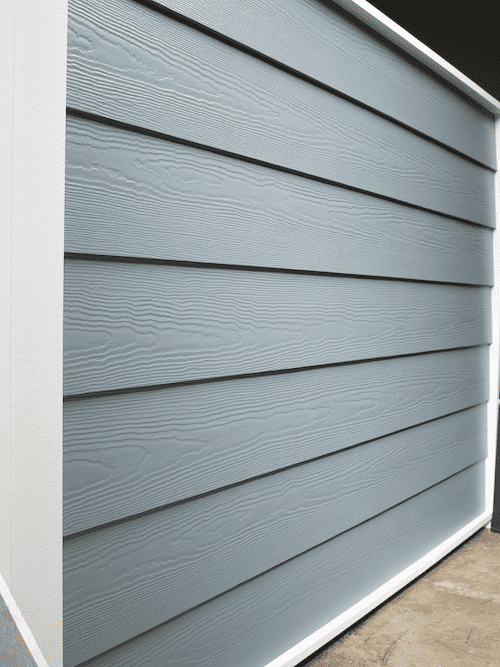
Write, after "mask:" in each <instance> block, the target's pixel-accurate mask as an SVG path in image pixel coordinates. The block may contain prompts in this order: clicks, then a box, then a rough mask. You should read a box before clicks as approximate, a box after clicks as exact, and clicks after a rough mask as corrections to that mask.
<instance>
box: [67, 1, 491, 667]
mask: <svg viewBox="0 0 500 667" xmlns="http://www.w3.org/2000/svg"><path fill="white" fill-rule="evenodd" d="M170 10H173V12H172V11H170ZM177 11H179V12H184V14H185V16H186V17H187V19H188V20H187V21H184V20H182V21H181V20H179V18H180V17H179V16H178V15H176V14H175V12H177ZM191 19H192V20H194V21H196V22H198V23H201V24H203V25H205V26H207V28H209V29H210V30H212V31H216V32H217V33H220V34H221V35H225V37H227V38H229V41H228V40H225V39H223V38H219V37H218V36H217V34H215V33H214V32H210V30H208V31H207V30H205V29H204V28H203V25H198V24H196V23H194V24H193V23H192V22H191V23H190V20H191ZM332 35H334V36H335V38H334V39H333V38H332ZM231 40H235V41H231ZM348 98H349V99H348ZM67 103H68V107H69V111H68V119H67V151H66V155H67V162H66V203H65V206H66V212H65V250H66V252H67V253H69V254H68V255H67V258H66V270H65V301H64V347H65V349H64V394H65V403H64V475H63V481H64V536H65V540H64V550H63V558H64V610H65V616H64V656H65V666H67V667H76V666H77V665H80V664H81V663H83V662H85V664H86V665H94V666H95V667H112V666H113V667H137V666H142V665H147V666H148V667H165V665H168V666H169V667H188V666H189V667H202V666H203V667H205V666H209V667H265V665H266V664H267V663H268V662H270V661H271V660H273V659H274V658H276V657H278V656H279V655H281V654H282V653H283V652H285V651H287V650H288V649H290V648H291V647H292V646H293V645H294V644H296V643H298V642H299V641H301V640H302V639H304V638H305V637H307V636H308V635H309V634H311V633H312V632H314V631H315V630H318V629H319V628H320V627H321V626H322V625H324V624H325V623H327V622H328V621H330V620H332V619H333V618H334V617H335V616H337V615H338V614H340V613H342V612H343V611H345V610H346V609H348V608H349V607H350V606H351V605H353V604H355V603H356V602H358V601H359V600H360V599H361V598H363V597H364V596H366V595H368V594H369V593H371V592H372V591H373V590H374V589H375V588H377V587H378V586H380V585H381V584H383V583H384V582H385V581H387V580H388V579H389V578H391V577H392V576H394V575H396V574H397V573H398V572H400V571H401V570H402V569H404V568H405V567H407V566H409V565H410V564H411V563H413V562H414V561H416V560H417V559H418V558H420V557H421V556H423V555H424V554H425V553H427V552H428V551H429V550H430V549H432V548H433V547H435V546H437V545H438V544H440V543H441V542H443V541H444V540H445V539H446V538H447V537H449V536H451V535H452V534H453V533H454V532H456V531H457V530H459V529H460V528H461V527H463V526H464V525H465V524H466V523H468V522H469V521H471V520H472V519H474V518H475V517H477V516H478V514H480V513H481V512H482V510H483V509H484V458H485V457H486V401H487V400H488V344H489V343H490V342H491V313H490V286H491V285H492V283H493V262H492V228H494V225H495V223H494V197H493V177H494V171H493V170H494V168H495V166H496V163H495V158H494V142H493V119H492V117H491V116H490V115H489V114H487V113H486V112H484V111H481V110H480V109H478V108H477V107H476V106H474V105H473V104H472V103H471V102H469V101H467V99H466V98H465V97H464V96H460V95H459V94H458V93H456V92H455V91H454V90H453V89H452V88H451V87H450V86H448V85H447V84H444V83H442V82H440V81H439V80H438V79H437V78H436V77H435V76H434V75H432V74H430V73H428V72H426V71H425V70H424V69H423V68H422V67H421V66H419V65H416V64H415V63H414V62H413V61H412V60H411V59H410V58H408V57H406V56H404V57H403V56H402V55H401V54H400V53H399V52H398V51H397V49H395V48H394V47H390V46H389V45H388V44H386V43H385V42H384V40H383V39H382V38H380V37H377V36H376V35H374V34H373V33H372V32H371V31H370V30H368V29H365V28H363V27H362V26H360V25H359V24H357V22H356V21H355V20H353V19H351V18H349V17H348V16H347V15H346V14H345V12H342V11H340V10H339V9H338V8H335V7H334V6H333V5H332V6H330V5H329V4H328V3H326V2H320V1H319V0H290V3H289V4H288V3H286V2H285V0H272V1H271V2H263V0H257V2H256V3H253V4H251V3H249V2H248V0H245V1H244V2H241V3H240V2H230V3H227V2H225V3H222V2H221V1H220V0H210V2H205V3H195V2H194V1H191V0H186V2H184V1H183V2H178V1H177V0H162V2H161V5H160V4H154V3H151V2H148V3H140V2H136V1H134V0H110V2H104V1H103V0H71V2H70V9H69V32H68V86H67ZM182 142H184V143H182ZM185 142H188V143H187V144H186V143H185ZM388 279H389V280H388ZM352 362H355V363H352ZM87 661H88V662H87Z"/></svg>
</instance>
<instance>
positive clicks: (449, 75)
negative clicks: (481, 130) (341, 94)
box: [334, 0, 500, 117]
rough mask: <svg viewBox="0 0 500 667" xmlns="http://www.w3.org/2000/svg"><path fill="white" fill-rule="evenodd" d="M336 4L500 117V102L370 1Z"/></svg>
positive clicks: (348, 0) (345, 0)
mask: <svg viewBox="0 0 500 667" xmlns="http://www.w3.org/2000/svg"><path fill="white" fill-rule="evenodd" d="M334 1H335V4H337V5H340V6H341V7H343V9H345V10H346V11H347V12H349V14H352V15H353V16H355V17H356V18H358V19H359V20H360V21H362V22H363V23H364V24H366V25H368V26H370V28H373V29H374V30H375V31H376V32H378V33H379V34H380V35H383V36H384V37H386V38H387V39H388V40H389V41H391V42H392V43H393V44H395V45H396V46H399V47H400V48H401V49H403V51H406V53H408V54H409V55H411V56H413V57H414V58H415V59H416V60H418V61H419V62H421V63H422V64H423V65H425V66H426V67H429V69H431V70H432V71H433V72H435V73H436V74H438V75H439V76H441V77H443V79H445V80H446V81H448V82H449V83H451V84H452V85H453V86H455V88H458V89H459V90H461V91H462V92H463V93H465V94H466V95H468V96H469V97H471V98H472V99H473V100H475V101H476V102H478V103H479V104H480V105H481V106H482V107H483V108H485V109H487V110H488V111H489V112H490V113H492V114H494V115H495V116H496V117H498V116H500V102H499V101H498V100H496V99H495V98H494V97H492V96H491V95H490V94H489V93H487V92H486V91H485V90H483V89H482V88H480V87H479V86H478V85H477V84H476V83H474V81H471V80H470V79H469V78H468V77H466V76H465V74H462V72H460V71H459V70H458V69H456V68H455V67H453V65H450V63H449V62H447V61H446V60H444V58H441V56H439V55H438V54H437V53H435V52H434V51H432V50H431V49H430V48H429V47H428V46H425V44H423V43H422V42H420V41H419V40H418V39H417V38H416V37H414V36H413V35H411V34H410V33H409V32H407V31H406V30H405V29H404V28H402V27H401V26H400V25H398V24H397V23H395V22H394V21H393V20H392V19H390V18H389V17H388V16H386V15H385V14H383V13H382V12H381V11H379V10H378V9H377V8H376V7H374V6H373V5H371V4H370V3H369V2H366V0H334Z"/></svg>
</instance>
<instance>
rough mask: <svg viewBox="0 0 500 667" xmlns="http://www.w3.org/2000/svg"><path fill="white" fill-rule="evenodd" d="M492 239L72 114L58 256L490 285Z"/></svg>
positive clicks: (487, 233)
mask: <svg viewBox="0 0 500 667" xmlns="http://www.w3.org/2000/svg"><path fill="white" fill-rule="evenodd" d="M492 234H493V231H492V230H491V229H488V228H485V227H479V226H477V225H470V224H466V223H462V222H459V221H456V220H450V219H447V218H445V217H443V216H440V215H436V214H433V213H429V212H427V211H422V210H419V209H415V208H411V207H408V206H403V205H401V204H398V203H395V202H391V201H388V200H383V199H379V198H376V197H371V196H369V195H366V194H364V193H360V192H356V191H353V190H348V189H345V188H341V187H338V186H334V185H331V184H326V183H322V182H319V181H313V180H310V179H304V178H302V177H300V176H297V175H294V174H289V173H284V172H280V171H277V170H275V169H269V168H266V167H263V166H260V165H256V164H252V163H247V162H242V161H240V160H235V159H234V158H230V157H227V156H224V155H220V154H214V153H209V152H206V151H203V150H199V149H196V148H193V147H190V146H185V145H182V144H175V143H172V142H168V141H164V140H162V139H158V138H154V137H149V136H144V135H140V134H136V133H132V132H128V131H125V130H123V129H119V128H116V127H109V126H106V125H102V124H99V123H95V122H92V121H88V120H83V119H80V118H75V117H71V116H68V119H67V132H66V195H65V233H64V240H65V250H66V252H74V253H87V254H99V255H105V254H107V255H119V256H126V257H132V256H133V257H147V258H154V259H169V260H181V261H194V262H212V263H215V264H239V265H247V266H261V267H275V268H283V269H295V270H306V271H325V272H334V273H351V274H358V275H373V276H388V277H393V278H410V279H416V280H435V281H443V282H457V283H463V284H467V283H469V284H482V285H492V284H493V250H492V248H493V246H492Z"/></svg>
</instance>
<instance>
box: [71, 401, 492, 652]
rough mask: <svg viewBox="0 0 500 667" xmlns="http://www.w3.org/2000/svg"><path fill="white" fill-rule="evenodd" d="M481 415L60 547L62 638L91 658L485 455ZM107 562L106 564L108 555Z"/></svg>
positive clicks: (433, 425)
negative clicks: (86, 648)
mask: <svg viewBox="0 0 500 667" xmlns="http://www.w3.org/2000/svg"><path fill="white" fill-rule="evenodd" d="M486 455H487V442H486V406H485V405H481V406H478V407H476V408H472V409H471V410H468V411H466V412H459V413H457V414H455V415H450V416H448V417H444V418H443V419H440V420H438V421H436V422H430V423H427V424H423V425H420V426H416V427H415V428H413V429H408V430H406V431H402V432H400V433H396V434H393V435H390V436H388V437H385V438H381V439H379V440H375V441H373V442H370V443H368V444H364V445H360V446H359V447H355V448H353V449H348V450H346V451H342V452H339V453H336V454H333V455H331V456H328V457H326V458H321V459H317V460H315V461H313V462H309V463H306V464H304V465H301V466H296V467H294V468H289V469H288V470H285V471H281V472H278V473H277V474H275V475H269V476H266V477H260V478H258V479H256V480H252V481H250V482H248V483H247V484H241V485H238V486H235V487H231V488H229V489H223V490H221V491H219V492H218V493H214V494H211V495H209V496H202V497H201V498H197V499H193V500H191V501H190V502H186V503H180V504H178V505H174V506H172V507H169V508H166V509H164V510H162V511H159V512H154V513H151V514H147V515H145V516H142V517H136V518H135V519H133V520H131V521H126V522H122V523H118V524H114V525H112V526H106V527H103V528H102V529H100V530H95V531H91V532H90V533H87V534H85V535H80V536H75V537H74V538H72V539H71V540H70V541H69V542H66V543H65V544H64V566H63V567H64V610H65V614H66V617H65V618H66V622H65V628H64V633H65V635H67V638H68V642H70V643H74V644H75V645H82V644H84V643H89V638H92V639H91V642H90V643H91V646H92V650H95V651H96V653H98V652H102V651H104V650H107V649H109V648H111V647H113V646H114V645H115V644H116V643H118V642H120V643H121V642H122V641H126V640H128V639H130V638H131V637H134V636H136V635H137V634H139V633H141V632H145V631H146V630H149V629H151V627H154V626H155V625H157V624H158V623H161V622H164V621H167V620H169V619H171V618H174V617H175V616H178V615H179V614H182V613H184V612H185V611H188V610H189V609H191V608H193V607H195V606H197V605H199V604H201V603H203V602H206V601H207V600H210V599H211V598H213V597H215V596H216V595H220V594H222V593H224V592H225V591H227V590H229V589H231V588H233V587H234V586H238V585H239V584H241V583H243V582H244V581H248V580H249V579H251V578H253V577H255V576H257V575H259V574H261V573H262V572H265V571H267V570H269V569H270V568H272V567H276V566H277V565H279V564H280V563H283V562H285V561H286V560H289V559H290V558H293V557H295V556H297V555H298V554H300V553H303V552H305V551H307V550H308V549H311V548H313V547H315V546H316V545H318V544H321V543H322V542H324V541H326V540H329V539H331V538H333V537H334V536H335V535H338V534H340V533H342V532H344V531H346V530H349V529H350V528H352V527H353V526H356V525H358V524H360V523H361V522H363V521H367V520H368V519H370V518H371V517H373V516H375V515H376V514H379V513H380V512H384V511H385V510H387V509H389V508H390V507H393V506H394V505H396V504H397V503H400V502H403V501H404V500H406V499H408V498H410V497H411V496H413V495H415V494H417V493H420V492H422V491H424V490H425V489H427V488H429V487H430V486H433V485H434V484H438V483H439V482H441V481H442V480H443V479H446V478H448V477H450V476H451V475H453V474H456V473H457V472H460V470H463V469H464V468H467V467H469V466H471V465H473V464H474V463H477V462H478V461H481V460H483V459H484V458H486ZM111 554H112V557H111V558H110V555H111Z"/></svg>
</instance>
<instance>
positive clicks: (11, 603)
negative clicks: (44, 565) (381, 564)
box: [0, 574, 49, 667]
mask: <svg viewBox="0 0 500 667" xmlns="http://www.w3.org/2000/svg"><path fill="white" fill-rule="evenodd" d="M0 595H1V596H2V598H3V600H4V602H5V604H6V605H7V609H8V610H9V611H10V615H11V616H12V619H13V621H14V623H15V624H16V625H17V629H18V630H19V632H20V634H21V637H22V638H23V640H24V643H25V644H26V646H27V647H28V649H29V651H30V653H31V655H32V657H33V660H34V661H35V662H36V664H37V665H38V667H49V665H48V664H47V661H46V660H45V658H44V657H43V655H42V652H41V651H40V647H39V646H38V644H37V643H36V640H35V638H34V637H33V635H32V634H31V631H30V629H29V627H28V625H27V623H26V621H25V620H24V618H23V615H22V614H21V612H20V611H19V607H18V606H17V604H16V601H15V600H14V598H13V597H12V595H11V594H10V591H9V587H8V586H7V584H6V583H5V580H4V578H3V577H2V575H1V574H0Z"/></svg>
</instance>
